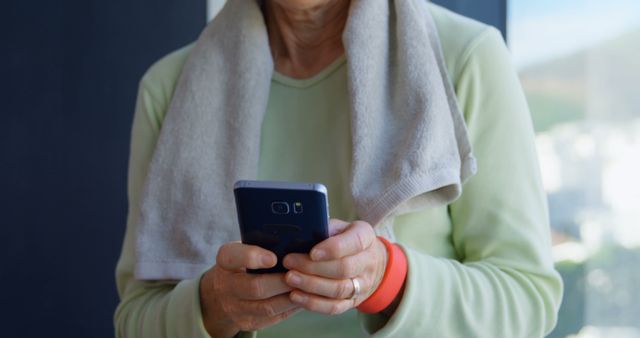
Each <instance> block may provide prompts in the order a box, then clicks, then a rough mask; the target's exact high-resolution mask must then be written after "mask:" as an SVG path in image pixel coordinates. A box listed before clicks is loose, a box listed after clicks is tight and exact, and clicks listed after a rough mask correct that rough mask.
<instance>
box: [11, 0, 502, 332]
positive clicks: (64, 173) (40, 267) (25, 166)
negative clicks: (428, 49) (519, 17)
mask: <svg viewBox="0 0 640 338" xmlns="http://www.w3.org/2000/svg"><path fill="white" fill-rule="evenodd" d="M436 2H438V3H441V4H444V5H447V6H449V7H451V8H453V9H455V10H458V11H460V12H462V13H463V14H466V15H470V16H475V17H476V18H479V19H481V20H484V21H486V22H489V23H492V24H494V25H496V26H498V27H500V28H503V29H504V27H505V25H504V22H505V21H504V13H505V12H504V3H505V1H493V0H484V1H477V0H475V1H474V0H466V1H465V0H463V1H436ZM479 3H482V5H480V4H479ZM0 8H2V13H3V15H2V17H3V19H2V20H1V21H0V25H1V26H0V28H1V29H0V37H1V38H0V41H1V42H2V47H1V48H2V53H0V72H1V73H0V95H1V99H2V100H1V102H0V113H1V115H0V121H1V122H0V155H1V156H0V211H1V215H0V290H1V291H2V292H0V318H2V322H3V325H2V329H1V330H2V336H3V337H58V336H60V337H112V336H113V326H112V316H113V310H114V309H115V306H116V304H117V294H116V291H115V284H114V268H115V263H116V260H117V258H118V255H119V252H120V246H121V242H122V236H123V233H124V227H125V221H126V209H127V200H126V173H127V170H126V168H127V157H128V146H129V131H130V124H131V118H132V113H133V109H134V102H135V95H136V89H137V82H138V80H139V78H140V77H141V75H142V74H143V72H144V71H145V70H146V68H147V67H148V66H149V65H150V64H151V63H152V62H153V61H154V60H156V59H157V58H158V57H160V56H162V55H164V54H166V53H167V52H169V51H170V50H173V49H175V48H178V47H180V46H182V45H184V44H186V43H188V42H189V41H191V40H193V39H195V38H196V37H197V34H198V33H199V31H200V30H201V29H202V27H203V26H204V24H205V13H206V11H205V1H204V0H197V1H196V0H190V1H184V0H182V1H181V0H128V1H124V0H111V1H104V0H103V1H96V0H75V1H71V0H63V1H43V0H41V1H24V0H10V1H4V2H3V4H2V5H1V6H0Z"/></svg>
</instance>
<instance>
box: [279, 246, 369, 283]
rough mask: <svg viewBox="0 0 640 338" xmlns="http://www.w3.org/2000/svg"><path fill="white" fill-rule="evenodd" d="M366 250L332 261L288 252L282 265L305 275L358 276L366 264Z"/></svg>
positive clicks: (337, 277)
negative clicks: (313, 258) (317, 260)
mask: <svg viewBox="0 0 640 338" xmlns="http://www.w3.org/2000/svg"><path fill="white" fill-rule="evenodd" d="M365 255H366V252H361V253H359V254H357V255H355V256H348V257H345V258H341V259H336V260H332V261H320V262H316V261H312V260H311V258H309V255H305V254H288V255H287V256H285V258H284V262H283V264H284V266H285V267H286V268H287V269H289V270H296V271H300V272H302V273H305V274H307V275H315V276H320V277H326V278H334V279H345V278H353V277H356V276H359V275H360V274H361V272H362V271H363V270H364V268H365V267H366V266H367V264H366V263H367V257H366V256H365Z"/></svg>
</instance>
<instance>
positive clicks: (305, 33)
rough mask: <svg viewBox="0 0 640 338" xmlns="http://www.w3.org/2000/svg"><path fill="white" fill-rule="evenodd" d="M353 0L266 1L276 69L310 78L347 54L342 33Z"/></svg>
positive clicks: (300, 77) (292, 75)
mask: <svg viewBox="0 0 640 338" xmlns="http://www.w3.org/2000/svg"><path fill="white" fill-rule="evenodd" d="M306 2H309V1H306ZM316 2H317V1H316ZM349 3H350V1H349V0H324V1H322V4H320V5H315V6H312V5H292V4H287V3H286V1H278V0H267V1H265V6H264V11H265V21H266V25H267V30H268V32H269V44H270V46H271V53H272V55H273V60H274V62H275V68H276V71H278V72H280V73H282V74H284V75H286V76H290V77H293V78H298V79H302V78H309V77H311V76H313V75H315V74H317V73H319V72H320V71H322V70H323V69H324V68H325V67H327V66H328V65H330V64H331V63H332V62H333V61H335V60H336V59H337V58H338V57H340V56H341V55H342V54H344V46H343V44H342V32H343V30H344V27H345V24H346V22H347V17H348V14H349Z"/></svg>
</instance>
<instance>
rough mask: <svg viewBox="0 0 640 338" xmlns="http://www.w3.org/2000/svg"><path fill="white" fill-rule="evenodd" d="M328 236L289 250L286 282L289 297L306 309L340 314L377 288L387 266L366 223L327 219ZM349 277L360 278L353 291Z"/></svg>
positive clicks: (385, 257)
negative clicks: (305, 249) (303, 249)
mask: <svg viewBox="0 0 640 338" xmlns="http://www.w3.org/2000/svg"><path fill="white" fill-rule="evenodd" d="M330 232H331V235H332V237H330V238H328V239H326V240H324V241H322V242H321V243H319V244H317V245H316V246H314V247H313V249H312V250H311V253H310V254H309V255H307V254H289V255H287V256H286V257H285V258H284V262H283V263H284V266H285V267H286V268H287V269H289V270H290V271H289V272H287V274H286V278H285V280H286V282H287V284H288V285H289V286H291V287H292V288H295V290H294V291H292V292H291V293H290V294H289V296H290V298H291V300H292V301H293V302H294V303H296V304H298V305H300V306H302V307H304V308H305V309H307V310H310V311H315V312H319V313H324V314H332V315H335V314H340V313H343V312H345V311H347V310H349V309H351V308H354V307H356V306H358V305H359V304H360V303H362V302H363V301H364V300H366V299H367V298H369V296H370V295H371V294H372V293H373V292H374V291H375V290H376V289H377V288H378V285H379V284H380V281H381V280H382V277H383V276H384V271H385V268H386V266H387V250H386V248H385V246H384V244H383V243H382V242H380V240H379V239H378V238H377V237H376V235H375V232H374V231H373V228H372V227H371V225H370V224H369V223H366V222H363V221H355V222H353V223H348V222H344V221H340V220H331V222H330ZM351 278H357V279H358V281H359V282H360V286H361V291H360V294H359V295H358V296H357V297H355V298H352V295H353V293H354V288H353V283H352V282H351Z"/></svg>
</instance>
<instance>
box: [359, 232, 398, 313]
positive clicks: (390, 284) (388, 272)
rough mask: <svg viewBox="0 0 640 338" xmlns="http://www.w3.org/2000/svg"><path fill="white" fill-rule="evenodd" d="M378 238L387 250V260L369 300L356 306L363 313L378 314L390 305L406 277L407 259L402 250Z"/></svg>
mask: <svg viewBox="0 0 640 338" xmlns="http://www.w3.org/2000/svg"><path fill="white" fill-rule="evenodd" d="M378 238H379V239H380V241H382V243H383V244H384V246H385V247H386V248H387V253H388V254H389V258H388V260H387V267H386V268H385V270H384V276H383V277H382V281H381V282H380V285H378V288H377V289H376V291H374V292H373V294H371V296H369V298H367V299H366V300H365V301H364V302H362V304H360V305H359V306H358V311H360V312H363V313H378V312H380V311H382V310H384V309H386V308H387V307H388V306H389V305H391V303H392V302H393V300H394V299H395V298H396V296H397V295H398V293H399V292H400V290H401V289H402V285H404V280H405V278H406V277H407V257H406V256H405V255H404V252H403V251H402V249H400V247H398V246H397V245H394V244H392V243H391V242H389V241H388V240H386V239H385V238H382V237H378Z"/></svg>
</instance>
